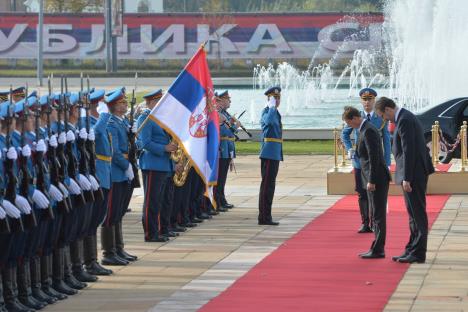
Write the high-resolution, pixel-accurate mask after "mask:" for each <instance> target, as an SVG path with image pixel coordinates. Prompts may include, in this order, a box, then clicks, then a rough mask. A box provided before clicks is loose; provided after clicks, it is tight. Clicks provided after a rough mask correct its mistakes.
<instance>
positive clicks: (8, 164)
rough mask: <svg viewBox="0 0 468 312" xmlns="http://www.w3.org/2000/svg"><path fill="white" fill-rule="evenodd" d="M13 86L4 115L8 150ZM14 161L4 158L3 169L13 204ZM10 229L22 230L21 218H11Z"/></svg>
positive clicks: (9, 197)
mask: <svg viewBox="0 0 468 312" xmlns="http://www.w3.org/2000/svg"><path fill="white" fill-rule="evenodd" d="M13 107H14V104H13V88H12V87H11V86H10V105H9V106H8V110H7V115H6V117H5V122H6V127H7V129H6V137H5V141H6V149H7V150H9V149H10V147H11V141H10V140H11V139H10V127H11V120H12V118H13ZM14 165H15V161H14V160H13V159H8V157H7V158H6V159H5V171H6V177H7V185H6V192H5V199H6V200H8V201H10V202H11V203H12V204H15V200H16V186H17V184H18V179H17V177H16V173H15V167H14ZM10 223H11V224H10V225H11V231H12V232H23V231H24V225H23V219H22V218H19V219H12V220H11V222H10Z"/></svg>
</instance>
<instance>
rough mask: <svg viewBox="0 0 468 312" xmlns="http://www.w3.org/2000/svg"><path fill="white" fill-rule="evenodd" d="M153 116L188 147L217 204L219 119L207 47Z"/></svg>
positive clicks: (198, 52) (191, 157)
mask: <svg viewBox="0 0 468 312" xmlns="http://www.w3.org/2000/svg"><path fill="white" fill-rule="evenodd" d="M149 117H150V118H149V119H150V120H153V121H154V122H156V123H157V124H159V125H160V126H161V127H162V128H163V129H164V130H166V131H167V132H168V133H169V134H170V135H171V136H172V138H173V140H175V141H177V142H178V143H179V146H181V147H182V148H183V149H184V152H185V155H186V156H187V157H188V158H189V159H190V162H191V165H192V166H193V167H194V168H195V170H196V171H197V173H198V175H200V177H201V178H202V180H203V181H204V182H205V184H206V186H207V196H208V197H209V198H210V199H211V201H212V203H213V204H214V200H213V195H212V186H213V185H216V182H217V178H218V177H217V176H218V150H219V141H220V138H219V119H218V112H217V110H216V102H215V98H214V91H213V82H212V81H211V74H210V70H209V68H208V62H207V60H206V52H205V50H204V48H203V46H202V47H200V49H199V50H198V51H197V53H196V54H195V55H194V56H193V57H192V59H191V60H190V61H189V62H188V64H187V65H186V66H185V68H184V70H183V71H182V72H181V73H180V74H179V76H178V77H177V79H176V80H175V81H174V82H173V83H172V85H171V87H170V88H169V90H168V91H167V93H166V94H164V95H163V97H162V98H161V100H159V102H158V104H157V105H156V106H155V107H154V108H153V110H152V111H151V114H150V115H149ZM215 207H216V206H215Z"/></svg>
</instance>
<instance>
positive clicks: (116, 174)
mask: <svg viewBox="0 0 468 312" xmlns="http://www.w3.org/2000/svg"><path fill="white" fill-rule="evenodd" d="M108 94H109V93H108ZM124 97H125V94H124V93H123V92H122V88H119V89H116V91H115V92H114V93H110V94H109V95H108V96H107V97H106V103H107V104H108V106H112V105H115V104H116V103H117V102H118V101H120V100H124ZM107 130H108V131H109V134H110V136H111V138H112V163H111V182H112V186H111V190H110V195H109V196H110V197H109V203H108V209H107V216H106V219H105V221H104V225H103V227H102V231H101V242H102V248H103V250H104V252H103V259H102V264H104V265H106V264H107V265H127V264H128V263H129V261H134V260H136V258H133V257H130V256H131V255H128V254H127V253H126V252H125V251H124V250H123V248H122V247H120V248H119V246H122V245H123V238H122V232H121V222H122V218H123V216H124V214H125V211H126V209H127V207H128V204H126V201H127V198H128V194H127V193H128V190H129V184H130V183H131V181H132V180H133V178H134V176H133V171H132V167H131V164H130V162H129V161H128V150H129V144H128V132H127V131H128V127H127V125H126V123H125V122H124V120H123V117H122V116H117V115H114V114H112V116H111V118H110V120H109V123H108V127H107Z"/></svg>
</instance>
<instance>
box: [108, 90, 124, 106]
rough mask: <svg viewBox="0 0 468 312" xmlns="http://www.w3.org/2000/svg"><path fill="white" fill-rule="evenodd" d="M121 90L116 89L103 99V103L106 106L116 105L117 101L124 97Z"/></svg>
mask: <svg viewBox="0 0 468 312" xmlns="http://www.w3.org/2000/svg"><path fill="white" fill-rule="evenodd" d="M122 91H123V90H122V89H118V90H117V91H115V92H114V93H111V94H110V95H106V97H105V102H106V103H107V104H115V103H117V101H118V100H120V99H122V98H124V97H125V93H124V92H122Z"/></svg>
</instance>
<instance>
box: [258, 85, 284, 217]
mask: <svg viewBox="0 0 468 312" xmlns="http://www.w3.org/2000/svg"><path fill="white" fill-rule="evenodd" d="M280 94H281V88H280V87H273V88H270V89H268V90H267V91H266V92H265V95H266V96H267V97H268V103H267V106H266V107H265V108H264V109H263V112H262V117H261V120H260V125H261V127H262V136H261V140H262V143H261V149H260V159H261V173H262V183H261V184H260V194H259V203H258V208H259V214H258V224H261V225H278V224H279V223H278V222H274V221H273V220H272V216H271V206H272V204H273V198H274V195H275V185H276V176H277V174H278V169H279V162H280V161H282V160H283V139H282V130H283V125H282V123H281V115H280V113H279V111H278V108H277V105H278V104H277V103H278V101H279V97H280Z"/></svg>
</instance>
